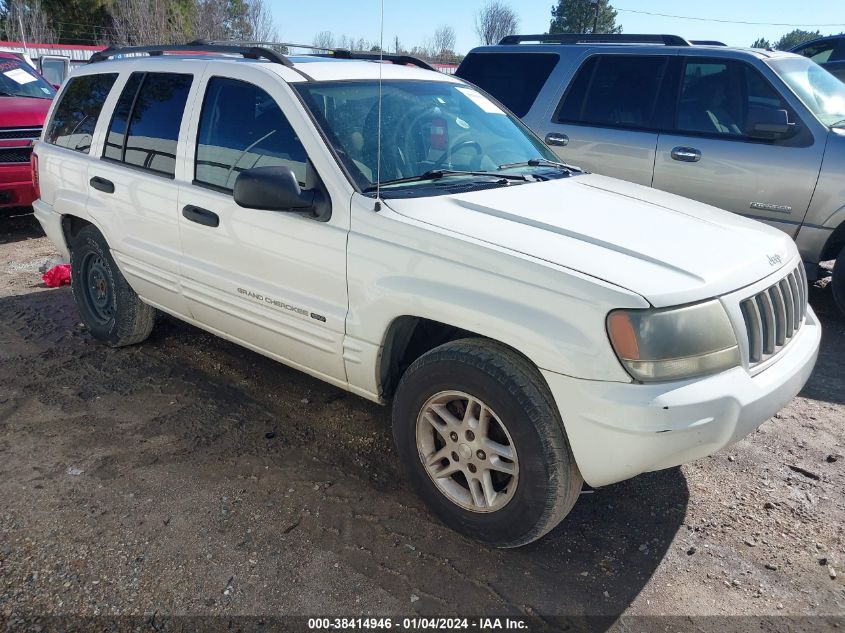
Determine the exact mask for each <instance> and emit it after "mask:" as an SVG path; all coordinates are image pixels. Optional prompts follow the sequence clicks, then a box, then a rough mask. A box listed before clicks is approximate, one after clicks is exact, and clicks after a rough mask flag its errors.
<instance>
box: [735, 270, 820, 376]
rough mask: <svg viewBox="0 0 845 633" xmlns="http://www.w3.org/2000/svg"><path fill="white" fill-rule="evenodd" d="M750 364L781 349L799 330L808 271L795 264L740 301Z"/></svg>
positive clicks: (765, 358)
mask: <svg viewBox="0 0 845 633" xmlns="http://www.w3.org/2000/svg"><path fill="white" fill-rule="evenodd" d="M740 308H741V309H742V317H743V319H744V320H745V329H746V331H747V333H748V361H749V363H750V364H751V366H752V367H753V366H754V365H759V364H760V363H762V362H765V361H767V360H769V359H770V358H771V357H772V356H774V355H775V354H777V353H778V352H780V351H781V350H782V349H783V348H784V347H786V345H787V344H788V343H789V341H790V340H792V338H793V337H794V336H795V334H797V333H798V330H800V329H801V326H802V325H803V324H804V317H805V316H806V314H807V273H806V271H805V270H804V265H803V264H799V265H798V267H797V268H796V269H795V270H793V271H792V272H791V273H789V274H788V275H787V276H786V277H784V278H783V279H781V280H780V281H779V282H778V283H776V284H774V285H773V286H771V287H769V288H766V289H765V290H763V291H762V292H759V293H757V294H756V295H754V296H753V297H749V298H748V299H745V300H744V301H742V303H740Z"/></svg>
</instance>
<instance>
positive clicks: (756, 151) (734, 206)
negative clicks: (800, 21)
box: [654, 56, 825, 237]
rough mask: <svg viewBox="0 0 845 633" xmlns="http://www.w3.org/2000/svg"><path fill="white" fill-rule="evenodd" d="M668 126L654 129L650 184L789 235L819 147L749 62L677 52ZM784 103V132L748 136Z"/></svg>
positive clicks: (811, 183)
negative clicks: (678, 71) (788, 128)
mask: <svg viewBox="0 0 845 633" xmlns="http://www.w3.org/2000/svg"><path fill="white" fill-rule="evenodd" d="M682 63H683V70H682V79H681V87H680V90H679V91H678V94H679V96H678V103H677V108H676V113H675V121H674V125H673V126H671V127H670V129H672V128H674V131H670V132H666V133H662V134H661V135H660V140H659V143H658V147H657V158H656V163H655V173H654V186H655V187H656V188H658V189H663V190H664V191H671V192H673V193H677V194H680V195H682V196H686V197H689V198H693V199H694V200H699V201H701V202H706V203H708V204H712V205H713V206H716V207H719V208H722V209H726V210H728V211H732V212H734V213H740V214H743V215H748V216H751V217H754V218H756V219H760V220H763V221H766V222H768V223H770V224H772V225H773V226H776V227H778V228H781V229H783V230H784V231H786V232H787V233H789V234H790V235H792V236H793V237H794V235H795V233H796V231H797V230H798V227H799V226H800V223H801V222H802V221H803V218H804V215H805V214H806V212H807V208H808V207H809V204H810V199H811V197H812V195H813V190H814V188H815V185H816V181H817V179H818V174H819V168H820V165H821V161H822V156H823V154H824V145H825V139H824V138H819V139H815V138H814V136H813V133H812V132H811V130H810V129H809V128H808V127H807V125H806V124H805V122H804V121H802V120H801V119H800V118H799V117H798V115H797V114H796V112H795V110H794V109H793V108H792V107H790V105H789V103H787V102H786V101H785V99H784V98H783V97H782V96H781V94H780V93H779V92H778V91H777V90H776V89H775V87H774V85H773V84H772V83H771V82H770V81H769V79H767V78H766V77H765V76H764V75H763V74H762V73H761V72H760V71H759V70H758V69H757V68H755V67H753V66H752V65H750V64H748V63H746V62H744V61H739V60H734V59H727V58H707V57H693V56H690V57H687V58H686V59H683V60H682ZM778 110H781V111H782V110H786V111H787V116H788V117H789V121H790V123H791V125H792V129H793V131H792V132H791V133H790V134H789V135H788V136H787V137H785V138H778V139H765V138H752V126H753V124H754V121H755V120H760V117H761V116H762V117H764V116H766V114H767V113H769V114H770V113H772V112H773V111H778Z"/></svg>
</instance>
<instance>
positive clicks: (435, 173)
mask: <svg viewBox="0 0 845 633" xmlns="http://www.w3.org/2000/svg"><path fill="white" fill-rule="evenodd" d="M449 176H487V177H490V178H495V179H496V180H500V181H506V180H522V181H528V178H527V177H526V176H524V175H522V174H500V173H499V172H495V171H462V170H457V169H432V170H430V171H427V172H425V173H424V174H420V175H419V176H410V177H408V178H394V179H393V180H385V181H383V182H381V184H380V186H382V187H384V186H385V185H401V184H404V183H407V182H424V181H426V180H440V179H441V178H446V177H449ZM378 187H379V185H371V186H369V187H367V188H366V189H364V193H371V192H373V191H375V190H376V189H378Z"/></svg>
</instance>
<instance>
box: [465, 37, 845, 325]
mask: <svg viewBox="0 0 845 633" xmlns="http://www.w3.org/2000/svg"><path fill="white" fill-rule="evenodd" d="M457 74H458V76H459V77H461V78H462V79H465V80H467V81H470V82H472V83H474V84H476V85H477V86H479V87H481V88H482V89H484V90H486V91H487V92H488V93H490V94H492V95H493V96H494V97H496V98H498V99H499V100H500V101H501V102H502V103H504V104H505V105H506V106H508V107H509V108H510V109H511V110H512V111H513V112H514V113H515V114H516V115H517V116H519V117H521V118H522V119H523V120H524V121H525V122H526V123H527V124H528V126H529V127H531V128H532V129H533V130H534V131H535V132H537V133H538V134H540V135H541V136H542V137H543V138H544V139H545V141H546V143H547V144H548V145H550V146H551V147H552V149H554V150H555V152H556V153H557V155H558V156H559V157H560V158H561V159H563V160H565V161H567V162H569V163H572V164H576V165H579V166H581V167H583V168H585V169H587V170H589V171H593V172H597V173H601V174H605V175H608V176H615V177H617V178H622V179H624V180H629V181H631V182H635V183H639V184H643V185H648V186H652V187H656V188H658V189H663V190H664V191H670V192H673V193H677V194H680V195H683V196H687V197H689V198H693V199H695V200H699V201H701V202H706V203H708V204H711V205H714V206H716V207H720V208H723V209H727V210H728V211H733V212H734V213H740V214H742V215H745V216H748V217H751V218H754V219H757V220H762V221H763V222H766V223H768V224H771V225H772V226H775V227H777V228H779V229H781V230H783V231H785V232H786V233H788V234H789V235H790V236H791V237H793V238H794V239H795V240H796V242H797V244H798V248H799V251H800V252H801V255H802V257H803V259H804V262H805V263H806V264H807V272H808V276H809V278H810V279H811V280H812V279H815V278H817V276H818V275H819V267H818V263H819V262H820V261H827V260H831V259H837V264H836V265H835V268H834V279H833V290H834V295H835V297H836V300H837V303H838V304H839V307H840V308H841V309H842V310H843V311H845V178H843V176H842V174H843V173H845V84H843V83H842V82H840V81H839V80H837V79H836V78H835V77H834V76H833V75H831V74H830V73H828V72H827V71H825V70H824V69H822V68H821V67H820V66H818V65H817V64H816V63H814V62H813V61H812V60H810V59H807V58H806V57H801V56H798V55H794V54H791V53H784V52H780V51H770V50H758V49H742V48H730V47H727V46H715V45H693V44H691V43H690V42H688V41H686V40H684V39H683V38H680V37H677V36H672V35H646V36H643V35H615V36H614V35H601V36H590V35H517V36H509V37H507V38H505V39H503V40H502V42H501V44H500V45H498V46H485V47H481V48H476V49H474V50H472V51H471V52H470V53H469V55H467V57H466V59H465V60H464V62H463V63H462V64H461V66H460V68H459V69H458V72H457Z"/></svg>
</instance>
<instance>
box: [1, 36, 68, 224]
mask: <svg viewBox="0 0 845 633" xmlns="http://www.w3.org/2000/svg"><path fill="white" fill-rule="evenodd" d="M55 95H56V89H55V88H53V86H51V85H50V84H49V83H48V82H47V81H46V80H45V79H44V78H43V77H42V76H41V75H39V74H38V72H36V71H35V69H33V68H32V66H30V65H29V64H27V63H26V62H25V61H23V60H21V59H20V58H19V57H17V56H16V55H15V54H14V53H2V52H0V208H3V207H19V206H27V205H30V204H32V201H33V200H34V199H35V188H34V186H33V183H32V170H31V168H30V165H29V158H30V155H31V154H32V143H33V141H34V140H35V139H37V138H38V137H39V136H41V128H42V127H43V126H44V119H45V118H46V117H47V110H49V109H50V103H51V102H52V100H53V97H54V96H55Z"/></svg>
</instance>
